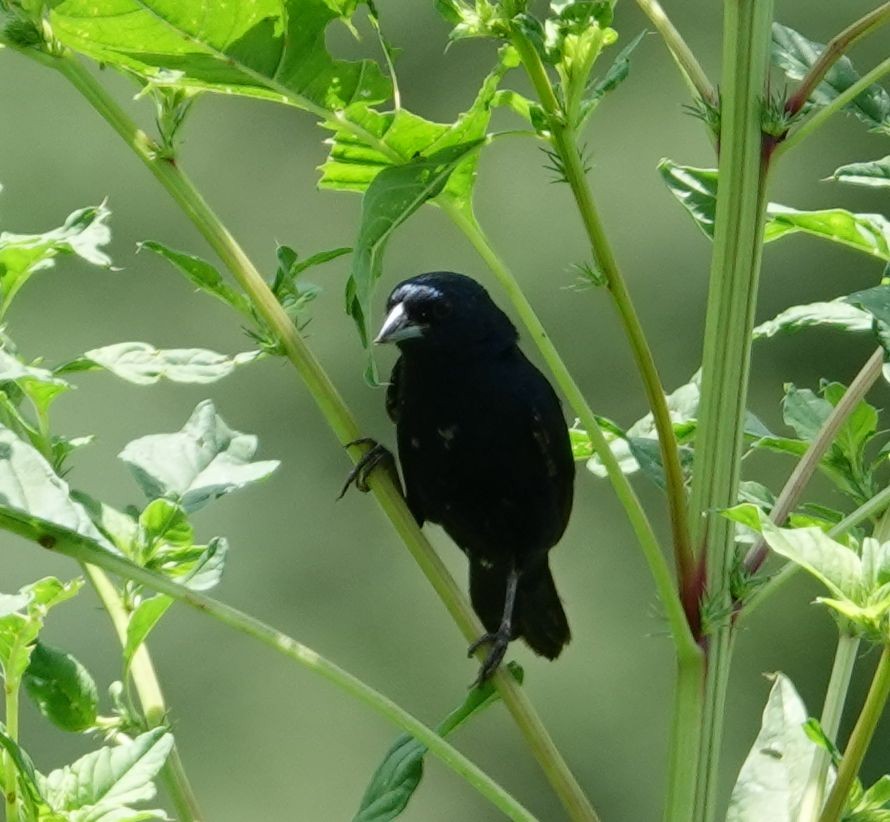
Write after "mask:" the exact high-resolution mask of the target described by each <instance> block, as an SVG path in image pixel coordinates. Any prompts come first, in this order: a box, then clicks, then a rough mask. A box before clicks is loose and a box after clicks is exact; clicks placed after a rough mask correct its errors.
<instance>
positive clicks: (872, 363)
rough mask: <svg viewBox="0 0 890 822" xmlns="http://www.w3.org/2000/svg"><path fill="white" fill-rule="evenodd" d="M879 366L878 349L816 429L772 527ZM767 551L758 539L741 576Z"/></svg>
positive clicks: (795, 500)
mask: <svg viewBox="0 0 890 822" xmlns="http://www.w3.org/2000/svg"><path fill="white" fill-rule="evenodd" d="M883 365H884V349H883V348H878V349H876V350H875V352H874V354H872V355H871V357H869V359H868V361H867V362H866V363H865V365H864V366H863V367H862V369H861V370H860V371H859V373H858V374H857V375H856V377H855V378H854V379H853V381H852V382H851V383H850V385H849V387H848V388H847V390H846V391H845V392H844V396H843V398H842V399H841V401H840V402H839V403H838V404H837V405H836V406H835V407H834V409H833V410H832V412H831V414H829V416H828V419H826V420H825V423H824V424H823V426H822V428H821V429H820V430H819V434H818V435H817V436H816V438H815V439H814V440H813V441H812V443H810V447H809V448H808V449H807V451H806V453H805V454H804V455H803V456H802V457H801V458H800V460H798V462H797V463H796V464H795V466H794V470H793V471H792V472H791V476H790V477H788V480H787V482H786V483H785V485H784V486H783V488H782V491H781V492H780V494H779V497H778V499H777V500H776V503H775V505H774V506H773V509H772V511H771V512H770V519H772V521H773V522H774V523H775V524H776V525H782V523H783V522H784V521H785V520H786V519H787V518H788V516H789V514H791V512H792V511H793V510H794V508H795V506H796V505H797V503H798V502H799V501H800V498H801V495H802V494H803V491H804V488H805V487H806V485H807V483H808V482H809V481H810V479H811V478H812V476H813V474H814V473H815V472H816V470H817V469H818V467H819V463H820V461H821V460H822V457H823V456H824V455H825V452H826V451H827V450H828V449H829V447H830V446H831V444H832V443H833V442H834V439H835V437H836V436H837V434H838V431H840V429H841V428H842V427H843V425H844V423H845V422H846V421H847V420H848V418H849V417H850V414H852V413H853V411H854V410H855V409H856V407H857V406H858V405H859V403H860V402H861V401H862V398H863V397H864V396H865V395H866V394H867V393H868V391H869V390H870V389H871V388H872V386H873V385H874V384H875V382H877V380H878V378H879V377H880V376H881V369H882V367H883ZM768 552H769V546H768V545H767V544H766V540H764V539H763V538H761V539H760V540H758V542H757V543H756V544H755V545H753V546H752V547H751V548H750V550H749V551H748V553H747V555H746V556H745V560H744V570H745V573H746V574H747V575H749V576H751V575H753V574H755V573H756V572H757V570H758V569H759V568H760V566H761V565H762V564H763V561H764V560H765V559H766V556H767V554H768Z"/></svg>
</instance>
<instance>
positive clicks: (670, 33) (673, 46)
mask: <svg viewBox="0 0 890 822" xmlns="http://www.w3.org/2000/svg"><path fill="white" fill-rule="evenodd" d="M637 5H638V6H639V7H640V8H641V9H642V10H643V13H644V14H645V15H646V17H648V18H649V20H650V22H651V23H652V25H653V26H655V28H656V30H657V31H658V33H659V34H660V35H661V39H662V40H664V44H665V45H666V46H667V49H668V51H669V52H670V53H671V57H673V58H674V62H676V64H677V66H678V67H679V69H680V73H681V74H682V75H683V79H684V80H685V81H686V83H687V84H688V85H689V88H690V89H691V91H692V93H693V94H695V95H698V96H699V97H700V98H701V99H702V100H703V101H704V102H705V103H708V104H709V105H712V106H716V105H718V104H719V98H718V96H717V90H716V89H715V88H714V86H713V85H712V84H711V81H710V80H709V79H708V75H707V74H705V70H704V69H703V68H702V67H701V64H700V63H699V62H698V60H697V59H696V57H695V55H694V54H693V53H692V49H690V48H689V46H688V45H687V44H686V41H685V40H684V39H683V37H682V36H681V35H680V32H679V31H677V29H676V28H674V24H673V23H672V22H671V20H670V18H669V17H668V16H667V14H665V11H664V9H663V8H662V7H661V4H660V3H659V2H658V0H637Z"/></svg>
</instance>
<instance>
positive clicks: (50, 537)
mask: <svg viewBox="0 0 890 822" xmlns="http://www.w3.org/2000/svg"><path fill="white" fill-rule="evenodd" d="M0 527H2V528H3V529H4V530H7V531H11V532H13V533H17V534H20V535H21V536H24V537H25V538H26V539H32V540H33V539H36V541H37V542H39V543H40V544H41V545H42V546H43V547H44V548H46V549H48V550H51V551H53V552H55V553H58V554H62V555H64V556H67V557H70V558H72V559H75V560H77V561H78V562H81V563H84V564H86V565H90V566H95V567H97V568H101V569H103V570H104V571H107V572H108V573H111V574H115V575H117V576H120V577H121V578H123V579H126V580H130V581H132V582H136V583H139V584H140V585H144V586H146V587H148V588H150V589H152V590H155V591H157V592H159V593H162V594H166V595H167V596H170V597H172V598H173V599H175V600H178V601H180V602H183V603H185V604H187V605H189V606H190V607H192V608H195V609H196V610H198V611H201V612H202V613H206V614H208V615H209V616H211V617H213V618H214V619H216V620H217V621H219V622H221V623H223V624H225V625H228V626H229V627H230V628H233V629H235V630H237V631H239V632H241V633H244V634H247V635H248V636H250V637H252V638H253V639H255V640H257V641H259V642H262V643H263V644H265V645H268V646H269V647H271V648H272V649H273V650H275V651H277V652H278V653H280V654H283V655H284V656H286V657H288V658H289V659H291V660H293V661H295V662H298V663H299V664H301V665H303V666H304V667H306V668H308V669H309V670H311V671H314V672H315V673H317V674H320V675H321V676H323V677H324V678H325V679H327V680H328V681H330V682H332V683H334V684H335V685H337V686H338V687H339V688H340V689H342V690H344V691H345V692H347V693H349V694H350V695H352V696H353V697H355V698H356V699H358V700H360V701H361V702H364V703H365V704H366V705H368V706H369V707H371V708H372V709H374V710H375V711H376V712H378V713H380V714H381V715H382V716H384V717H385V718H387V719H389V720H390V721H391V722H394V723H395V724H396V725H398V726H399V727H401V728H402V729H403V730H405V731H407V732H408V733H410V734H411V735H412V736H413V737H414V738H415V739H418V740H419V741H421V742H422V743H423V744H424V745H426V746H427V748H429V750H430V752H431V753H432V754H433V755H434V756H436V757H437V758H438V759H440V760H441V761H442V762H443V763H444V764H445V765H447V766H448V767H449V768H451V769H452V770H453V771H455V772H456V773H457V774H458V775H460V776H461V777H463V778H464V779H465V780H466V781H467V782H468V783H469V784H470V785H472V786H473V787H474V788H476V790H478V791H479V792H480V793H481V794H482V795H483V796H485V797H486V798H487V799H488V800H489V801H491V802H492V803H493V804H494V805H495V807H497V808H498V809H500V810H501V811H502V812H503V813H505V814H506V815H507V816H508V818H510V819H516V820H523V822H533V820H534V817H533V816H532V815H531V814H530V813H529V812H528V811H527V810H526V809H525V808H524V807H523V806H522V805H520V804H519V802H518V801H517V800H516V799H514V798H513V797H512V796H511V795H510V794H509V793H507V792H506V791H505V790H504V789H503V788H502V787H501V786H500V785H498V784H497V783H496V782H494V781H493V780H492V779H491V777H489V776H488V775H487V774H485V773H484V772H483V771H481V770H480V769H479V768H478V767H477V766H476V765H474V764H473V763H472V762H470V761H469V760H468V759H467V758H466V757H464V756H463V755H462V754H461V753H460V752H459V751H457V750H456V749H455V748H453V747H452V746H451V745H449V744H448V743H447V742H446V741H445V740H444V739H442V737H440V736H439V735H438V734H437V733H436V732H435V731H433V730H432V729H430V728H428V727H427V726H426V725H424V724H423V723H422V722H420V721H419V720H418V719H416V718H415V717H413V716H412V715H411V714H409V713H408V712H407V711H405V710H403V709H402V708H400V707H399V706H398V705H396V704H395V703H394V702H392V701H391V700H389V699H387V698H386V697H385V696H384V695H383V694H381V693H379V692H377V691H375V690H374V689H373V688H371V687H370V686H369V685H366V684H365V683H364V682H362V681H361V680H360V679H358V678H356V677H354V676H352V675H351V674H349V673H347V672H346V671H344V670H343V669H342V668H339V667H338V666H337V665H335V664H334V663H332V662H330V661H329V660H327V659H325V658H324V657H322V656H321V655H320V654H318V653H317V652H316V651H314V650H312V649H311V648H309V647H307V646H305V645H303V644H301V643H300V642H297V641H296V640H295V639H292V638H291V637H289V636H287V635H286V634H283V633H281V632H280V631H278V630H276V629H275V628H272V627H271V626H269V625H266V624H265V623H264V622H261V621H260V620H258V619H256V618H255V617H252V616H250V615H248V614H245V613H243V612H241V611H239V610H237V609H236V608H232V607H231V606H229V605H226V604H225V603H223V602H219V601H218V600H215V599H213V598H211V597H208V596H205V595H204V594H201V593H199V592H198V591H193V590H191V589H189V588H186V587H185V586H183V585H179V584H177V583H176V582H173V581H172V580H170V579H168V578H167V577H166V576H163V575H162V574H158V573H156V572H154V571H150V570H148V569H147V568H143V567H141V566H139V565H136V564H135V563H133V562H131V561H130V560H128V559H126V558H125V557H123V556H120V555H118V554H112V553H111V552H110V551H108V550H107V549H105V548H103V547H102V546H100V545H98V544H96V543H95V542H93V541H92V540H90V539H88V538H86V537H84V536H82V535H81V534H78V533H76V532H74V531H70V530H67V529H64V528H62V527H60V526H55V527H52V528H51V529H44V530H43V532H42V533H41V532H40V529H39V528H37V531H36V532H35V524H34V522H33V521H32V522H30V523H28V524H22V522H20V521H19V519H18V518H17V517H12V516H10V515H9V514H8V513H0ZM506 675H508V674H506Z"/></svg>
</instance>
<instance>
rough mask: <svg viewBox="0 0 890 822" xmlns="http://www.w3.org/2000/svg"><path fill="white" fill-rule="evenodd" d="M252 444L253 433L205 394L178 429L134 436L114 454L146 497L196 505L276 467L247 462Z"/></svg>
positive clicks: (271, 462) (252, 451)
mask: <svg viewBox="0 0 890 822" xmlns="http://www.w3.org/2000/svg"><path fill="white" fill-rule="evenodd" d="M256 449H257V439H256V437H254V436H251V435H249V434H241V433H239V432H238V431H232V430H231V429H230V428H229V427H228V426H227V425H226V424H225V423H224V422H223V421H222V419H221V418H220V417H218V416H217V414H216V408H215V407H214V405H213V403H212V402H211V401H210V400H205V401H204V402H202V403H200V404H199V405H198V406H197V408H195V410H194V412H193V413H192V416H191V417H190V418H189V421H188V422H187V423H186V424H185V426H184V427H183V429H182V430H181V431H178V432H176V433H175V434H152V435H149V436H147V437H141V438H139V439H137V440H133V442H131V443H129V444H128V445H127V446H126V447H125V448H124V450H123V451H122V452H121V453H120V454H119V456H120V458H121V459H122V460H123V461H124V462H126V463H127V465H129V467H130V470H131V471H132V472H133V475H134V476H135V477H136V481H137V482H138V483H139V485H140V486H141V487H142V490H143V491H144V492H145V493H146V495H147V496H148V497H149V498H150V499H158V498H161V497H163V498H165V499H169V500H173V501H175V502H178V503H179V504H180V505H181V506H182V507H183V508H184V509H185V510H186V511H196V510H197V509H199V508H201V507H203V506H204V505H206V504H207V503H208V502H210V501H211V500H213V499H216V498H217V497H221V496H223V495H224V494H228V493H231V492H232V491H237V490H238V489H239V488H244V487H245V486H247V485H250V484H251V483H253V482H257V481H258V480H261V479H265V478H266V477H268V476H269V474H271V473H272V472H273V471H274V470H275V469H276V468H277V467H278V465H279V463H278V461H277V460H265V461H262V462H252V459H253V455H254V454H255V453H256Z"/></svg>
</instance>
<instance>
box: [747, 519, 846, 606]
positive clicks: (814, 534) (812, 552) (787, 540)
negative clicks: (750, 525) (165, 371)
mask: <svg viewBox="0 0 890 822" xmlns="http://www.w3.org/2000/svg"><path fill="white" fill-rule="evenodd" d="M760 524H761V530H762V533H763V537H764V539H765V540H766V542H767V544H768V545H769V547H770V548H772V550H773V551H775V552H776V553H777V554H779V555H780V556H783V557H785V558H786V559H790V560H791V561H792V562H794V563H796V564H797V565H800V566H801V568H803V569H804V570H805V571H808V572H809V573H810V574H812V575H813V576H814V577H816V578H817V579H819V580H820V581H821V582H822V583H823V584H824V585H825V586H826V587H827V588H828V589H829V590H830V591H831V592H832V593H833V594H834V595H835V596H836V597H837V598H838V599H847V600H851V601H853V602H856V601H858V600H859V598H860V597H861V594H862V563H861V561H860V559H859V557H858V556H857V555H856V552H855V551H853V550H851V549H850V548H847V546H846V545H842V544H841V543H839V542H835V541H834V540H833V539H831V537H829V536H827V535H826V534H825V532H824V531H822V530H821V529H819V528H777V527H776V526H775V525H773V523H772V522H771V521H770V520H769V519H767V518H766V517H763V516H761V523H760Z"/></svg>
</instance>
